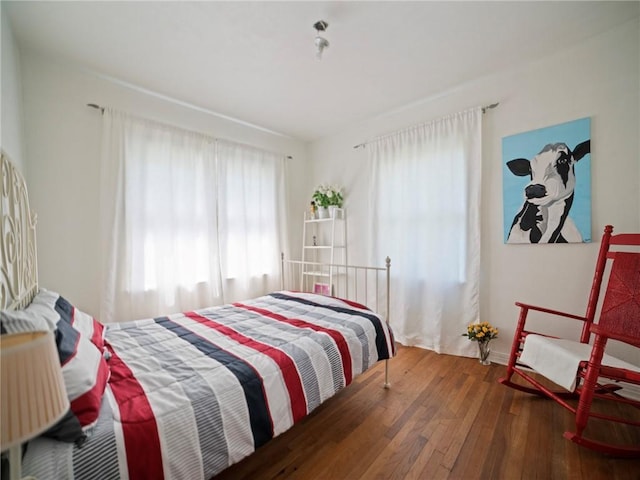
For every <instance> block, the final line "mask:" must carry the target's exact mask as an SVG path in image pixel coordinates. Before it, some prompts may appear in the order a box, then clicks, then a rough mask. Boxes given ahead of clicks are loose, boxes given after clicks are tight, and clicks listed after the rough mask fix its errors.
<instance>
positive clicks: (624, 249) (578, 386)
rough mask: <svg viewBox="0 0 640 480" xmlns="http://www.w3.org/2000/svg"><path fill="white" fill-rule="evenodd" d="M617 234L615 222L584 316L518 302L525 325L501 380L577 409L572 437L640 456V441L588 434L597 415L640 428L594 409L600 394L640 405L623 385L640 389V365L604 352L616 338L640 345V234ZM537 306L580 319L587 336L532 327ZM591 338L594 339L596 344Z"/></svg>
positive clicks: (605, 238)
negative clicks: (549, 332)
mask: <svg viewBox="0 0 640 480" xmlns="http://www.w3.org/2000/svg"><path fill="white" fill-rule="evenodd" d="M612 232H613V227H612V226H610V225H607V226H606V227H605V230H604V235H603V237H602V242H601V245H600V253H599V255H598V260H597V263H596V270H595V274H594V277H593V283H592V287H591V294H590V296H589V301H588V305H587V312H586V315H585V316H579V315H572V314H569V313H564V312H560V311H557V310H551V309H548V308H543V307H537V306H533V305H527V304H524V303H520V302H516V305H518V306H519V307H520V316H519V319H518V326H517V328H516V332H515V336H514V339H513V345H512V347H511V355H510V357H509V363H508V365H507V374H506V376H505V377H504V378H501V379H500V380H499V382H500V383H502V384H503V385H507V386H509V387H512V388H515V389H518V390H521V391H524V392H527V393H533V394H537V395H546V396H548V397H550V398H552V399H554V400H555V401H557V402H558V403H559V404H560V405H562V406H563V407H565V408H566V409H568V410H569V411H571V412H572V413H574V414H575V416H576V430H575V432H565V433H564V437H565V438H567V439H569V440H571V441H573V442H575V443H577V444H579V445H582V446H584V447H587V448H590V449H593V450H596V451H599V452H603V453H605V454H609V455H613V456H619V457H640V442H639V443H635V444H628V445H618V444H610V443H605V442H603V441H599V440H595V439H593V438H587V437H585V436H584V433H585V429H586V427H587V422H588V420H589V418H591V417H594V418H600V419H604V420H608V421H613V422H620V423H624V424H628V425H631V426H634V427H640V422H639V421H636V420H633V419H631V418H626V417H622V416H621V415H617V416H614V415H608V414H603V413H598V412H594V411H593V410H592V402H593V399H594V398H601V399H607V400H611V401H614V402H619V403H625V404H629V405H632V406H633V407H636V408H639V409H640V401H639V400H637V399H631V398H628V397H626V396H622V395H621V393H622V392H620V390H621V389H622V386H621V384H620V383H619V382H624V383H627V384H632V385H637V386H640V366H636V365H632V364H629V363H627V362H624V361H621V360H619V359H617V358H615V357H613V356H610V355H607V354H606V353H605V349H606V346H607V340H617V341H619V342H623V343H625V344H628V345H631V346H633V347H635V348H640V248H638V247H640V234H636V233H633V234H618V235H612ZM630 246H632V247H630ZM629 250H634V251H629ZM608 264H611V268H610V269H608V268H606V267H607V265H608ZM605 271H609V272H610V273H609V281H608V285H607V287H606V290H605V293H604V300H603V302H602V308H601V310H600V315H599V320H598V322H597V323H596V322H595V321H594V320H595V317H596V310H597V307H598V298H599V296H600V287H601V285H602V281H603V276H604V274H605ZM530 310H534V311H538V312H542V313H546V314H551V315H554V316H560V317H564V318H568V319H573V320H578V321H581V322H582V323H583V325H582V334H581V336H580V341H571V340H566V339H559V338H556V337H551V336H548V335H544V334H540V333H535V332H533V331H530V330H527V329H526V322H527V314H528V312H529V311H530ZM592 335H593V343H592V344H589V341H590V339H591V336H592ZM530 369H533V370H534V371H535V372H537V373H539V374H541V375H542V376H544V377H546V378H548V379H549V380H551V381H553V382H554V383H556V384H558V385H561V386H563V387H564V388H565V389H566V390H565V391H554V390H551V389H550V388H547V387H546V386H544V385H543V384H542V383H541V382H539V381H537V380H536V379H535V378H534V377H533V376H532V375H531V374H530V373H529V371H530ZM514 373H515V374H517V375H519V376H520V377H522V378H523V379H525V380H526V381H527V382H529V384H531V385H532V386H525V385H522V384H519V383H515V382H514V381H513V380H512V376H513V374H514ZM602 382H608V383H606V384H605V383H602ZM612 382H613V383H612ZM636 391H637V390H636ZM570 398H573V399H577V400H578V401H577V406H573V405H572V404H570V403H569V402H568V401H567V400H566V399H570ZM573 403H574V404H575V402H573Z"/></svg>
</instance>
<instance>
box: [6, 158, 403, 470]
mask: <svg viewBox="0 0 640 480" xmlns="http://www.w3.org/2000/svg"><path fill="white" fill-rule="evenodd" d="M1 166H2V191H1V192H0V193H1V194H0V197H1V201H2V231H1V232H0V233H1V235H2V245H1V247H0V248H1V250H0V255H1V256H2V271H1V273H2V275H1V279H0V281H1V283H0V308H1V309H2V311H3V315H2V332H3V333H14V332H19V331H25V330H37V329H50V330H54V331H55V332H56V340H57V342H58V347H59V348H58V350H59V356H60V360H61V365H62V369H63V375H64V379H65V384H66V386H67V394H68V396H69V399H70V402H71V409H70V412H69V414H68V415H67V416H66V417H65V419H63V421H64V422H65V423H64V424H63V421H61V425H58V426H56V428H53V429H51V431H48V432H47V433H46V434H45V435H43V436H40V437H38V438H36V439H33V440H31V441H30V442H29V443H28V445H27V448H26V453H25V455H24V458H23V472H24V473H25V474H27V475H34V476H36V477H37V478H41V479H44V478H47V479H65V478H77V479H85V478H86V479H94V478H100V479H109V478H113V479H119V478H122V479H126V478H131V479H147V478H148V479H161V478H168V479H190V480H191V479H209V478H212V477H214V476H215V475H216V474H217V473H219V472H221V471H222V470H224V469H225V468H227V467H228V466H230V465H232V464H234V463H236V462H238V461H240V460H241V459H242V458H244V457H246V456H248V455H250V454H252V453H253V452H254V451H255V450H256V449H257V448H259V447H260V446H261V445H264V444H265V443H266V442H268V441H269V440H270V439H271V438H273V437H275V436H277V435H279V434H280V433H282V432H284V431H286V430H287V429H289V428H290V427H291V426H292V425H293V424H295V423H296V422H298V421H299V420H301V419H302V418H304V417H305V416H306V415H308V414H309V413H311V412H312V411H313V410H314V409H315V408H317V407H318V406H319V405H320V404H322V403H323V402H324V401H326V400H328V399H329V398H331V397H332V396H333V395H335V393H337V392H338V391H340V390H341V389H342V388H344V387H346V386H348V385H349V384H350V383H351V382H352V381H353V379H354V378H355V377H356V376H358V375H359V374H361V373H362V372H364V371H365V370H367V369H368V368H370V367H372V366H373V365H374V364H375V363H376V362H378V361H380V360H385V361H388V359H390V358H391V357H392V356H393V355H394V342H393V337H392V333H391V331H390V329H389V327H388V297H389V261H388V260H387V265H386V266H385V267H358V266H340V267H339V268H342V269H343V270H342V272H341V275H340V277H341V278H342V279H343V284H342V287H339V286H336V290H335V294H336V296H335V297H329V296H322V295H317V294H313V293H309V292H304V291H295V290H288V289H287V287H288V286H293V285H300V284H299V283H298V278H296V276H297V275H301V273H300V272H302V271H304V269H303V268H302V267H303V265H302V262H295V261H285V260H284V257H283V261H282V265H283V271H282V278H283V280H282V282H283V285H282V286H283V288H282V290H281V291H277V292H272V293H269V294H267V295H264V296H262V297H259V298H254V299H250V300H247V301H244V302H237V303H234V304H229V305H222V306H215V307H210V308H205V309H200V310H197V311H191V312H183V313H181V314H173V315H166V316H159V317H156V318H149V319H141V320H136V321H130V322H124V323H118V324H108V325H102V324H101V323H100V322H99V321H98V320H97V319H95V318H93V317H92V316H91V315H89V314H87V313H85V312H82V311H81V310H80V309H78V308H77V307H76V306H74V305H73V304H72V302H70V301H68V300H67V299H65V298H64V297H62V296H61V295H59V294H58V293H56V292H52V291H49V290H46V289H44V288H41V287H40V286H39V285H38V280H37V262H36V247H35V216H34V215H33V213H32V212H31V211H30V209H29V205H28V199H27V191H26V186H25V184H24V181H23V180H22V178H21V176H20V174H19V173H18V172H17V171H16V170H15V168H14V167H13V165H12V164H11V162H10V161H9V159H8V158H7V157H6V155H3V156H2V163H1ZM323 267H326V266H321V265H317V264H316V265H315V266H314V268H315V270H317V269H318V268H323ZM327 268H338V267H337V266H331V267H327ZM296 271H297V272H298V273H296ZM363 298H364V300H363ZM365 304H368V305H373V304H375V305H376V306H375V307H374V310H376V311H380V312H382V313H381V314H377V313H374V311H372V310H370V309H369V308H367V306H365ZM69 339H70V340H69ZM64 345H67V346H68V345H73V346H72V348H71V349H69V348H67V349H66V350H65V349H64V348H63V347H64ZM385 371H386V374H385V386H388V370H387V369H385ZM381 387H382V386H381Z"/></svg>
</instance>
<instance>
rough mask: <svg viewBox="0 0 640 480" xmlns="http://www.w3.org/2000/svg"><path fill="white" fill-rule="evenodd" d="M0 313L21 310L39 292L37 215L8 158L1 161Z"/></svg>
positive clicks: (21, 179) (25, 187) (22, 181)
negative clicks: (31, 207)
mask: <svg viewBox="0 0 640 480" xmlns="http://www.w3.org/2000/svg"><path fill="white" fill-rule="evenodd" d="M0 169H1V170H2V183H1V184H0V207H1V210H0V212H1V215H2V219H1V223H0V237H1V238H0V261H1V263H0V309H12V310H15V309H21V308H24V307H26V306H27V305H29V303H31V300H32V299H33V297H34V296H35V294H36V293H37V292H38V263H37V257H36V215H35V214H34V213H33V212H32V211H31V209H30V208H29V197H28V195H27V185H26V183H25V181H24V178H23V177H22V175H21V173H20V172H19V171H18V170H17V169H16V167H15V165H14V164H13V163H12V162H11V160H10V159H9V157H8V156H7V155H6V154H5V153H4V152H2V158H1V160H0Z"/></svg>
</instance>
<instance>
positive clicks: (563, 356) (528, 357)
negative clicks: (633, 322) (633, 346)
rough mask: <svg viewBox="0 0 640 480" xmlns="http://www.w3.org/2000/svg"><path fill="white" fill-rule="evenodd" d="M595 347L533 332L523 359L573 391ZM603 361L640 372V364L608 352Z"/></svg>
mask: <svg viewBox="0 0 640 480" xmlns="http://www.w3.org/2000/svg"><path fill="white" fill-rule="evenodd" d="M591 349H592V346H591V345H588V344H585V343H580V342H574V341H571V340H566V339H562V338H549V337H544V336H542V335H535V334H529V335H527V338H526V339H525V342H524V347H523V349H522V354H521V355H520V362H521V363H524V364H525V365H528V366H529V367H531V368H532V369H534V370H535V371H536V372H538V373H539V374H541V375H543V376H544V377H546V378H548V379H549V380H551V381H552V382H553V383H556V384H558V385H560V386H561V387H564V388H566V389H567V390H569V391H571V392H573V391H574V390H575V388H576V375H577V373H578V367H579V365H580V362H582V361H586V360H589V357H590V356H591ZM602 364H603V365H607V366H610V367H620V368H626V369H627V370H633V371H636V372H640V367H638V366H636V365H632V364H631V363H627V362H625V361H623V360H620V359H617V358H615V357H612V356H611V355H607V354H606V353H605V354H604V357H603V358H602Z"/></svg>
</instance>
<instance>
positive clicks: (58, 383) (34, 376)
mask: <svg viewBox="0 0 640 480" xmlns="http://www.w3.org/2000/svg"><path fill="white" fill-rule="evenodd" d="M0 363H1V369H0V370H1V372H2V377H0V387H1V389H2V390H1V391H0V400H1V401H2V403H0V410H1V417H0V420H1V421H2V423H0V430H1V431H2V436H1V440H2V441H1V442H0V447H1V449H2V451H3V452H4V451H5V450H7V449H9V466H10V469H11V480H19V479H20V478H21V476H22V443H24V442H26V441H27V440H30V439H32V438H34V437H36V436H38V435H39V434H41V433H42V432H44V431H46V430H47V429H48V428H50V427H52V426H53V425H55V424H56V422H58V420H60V419H61V418H62V417H63V416H64V415H65V413H66V412H67V410H68V409H69V399H68V398H67V392H66V389H65V386H64V379H63V377H62V369H61V367H60V360H59V358H58V351H57V349H56V344H55V341H54V336H53V332H29V333H16V334H8V335H2V336H1V337H0Z"/></svg>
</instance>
